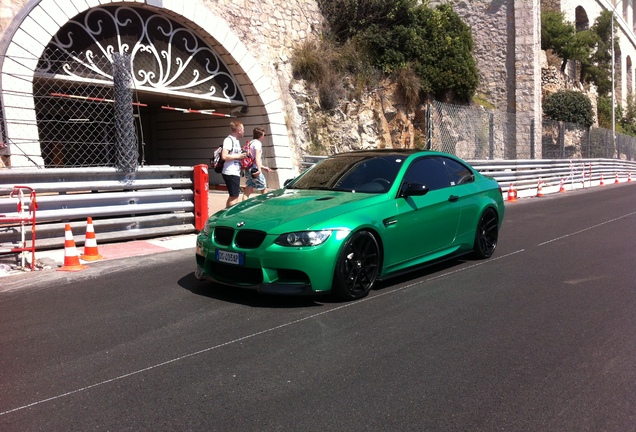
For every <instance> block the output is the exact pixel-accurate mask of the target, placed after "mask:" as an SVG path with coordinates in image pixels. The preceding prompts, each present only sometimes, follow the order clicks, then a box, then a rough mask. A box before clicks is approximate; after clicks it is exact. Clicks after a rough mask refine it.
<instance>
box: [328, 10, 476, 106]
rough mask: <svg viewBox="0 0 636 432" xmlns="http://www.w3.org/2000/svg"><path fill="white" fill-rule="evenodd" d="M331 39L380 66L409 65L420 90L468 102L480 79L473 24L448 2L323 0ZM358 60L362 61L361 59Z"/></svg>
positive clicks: (400, 67) (394, 69) (389, 68)
mask: <svg viewBox="0 0 636 432" xmlns="http://www.w3.org/2000/svg"><path fill="white" fill-rule="evenodd" d="M318 4H319V6H320V8H321V11H322V13H323V15H324V16H325V18H326V21H327V29H328V32H329V34H330V35H331V37H332V38H333V40H334V41H335V42H337V43H340V44H344V43H346V42H349V41H353V46H355V47H356V49H357V50H359V52H361V53H364V54H361V55H360V58H365V59H368V61H369V63H371V64H372V65H373V66H374V67H375V68H377V70H379V71H381V72H382V73H385V74H392V73H402V72H401V71H402V70H404V69H405V68H411V69H412V70H413V71H414V73H415V74H416V75H417V76H418V77H419V79H420V85H419V87H420V91H419V92H418V93H420V94H422V95H431V96H435V97H437V98H438V99H442V100H453V101H462V102H469V101H470V99H471V97H472V96H473V94H474V93H475V90H476V89H477V85H478V72H477V65H476V62H475V59H474V58H473V56H472V49H473V39H472V34H471V32H470V28H469V27H468V26H467V25H466V24H465V23H463V22H462V21H461V19H460V17H459V16H458V15H457V14H456V13H455V12H454V11H453V10H452V8H451V7H450V6H449V5H447V4H445V5H440V6H437V7H436V8H435V9H431V8H429V7H428V6H427V2H425V3H421V2H420V1H417V0H394V1H389V2H387V1H386V0H319V1H318ZM357 64H362V62H359V63H357ZM411 94H412V93H411Z"/></svg>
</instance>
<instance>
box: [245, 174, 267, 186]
mask: <svg viewBox="0 0 636 432" xmlns="http://www.w3.org/2000/svg"><path fill="white" fill-rule="evenodd" d="M245 186H251V187H253V188H254V189H256V190H263V189H267V182H266V181H265V176H264V175H263V173H260V174H259V175H258V177H252V173H250V171H249V170H245Z"/></svg>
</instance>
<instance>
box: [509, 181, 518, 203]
mask: <svg viewBox="0 0 636 432" xmlns="http://www.w3.org/2000/svg"><path fill="white" fill-rule="evenodd" d="M508 201H517V190H516V189H515V187H514V186H513V185H512V183H510V187H509V188H508Z"/></svg>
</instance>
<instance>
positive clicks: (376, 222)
mask: <svg viewBox="0 0 636 432" xmlns="http://www.w3.org/2000/svg"><path fill="white" fill-rule="evenodd" d="M503 216H504V203H503V198H502V193H501V189H500V187H499V185H498V183H497V182H496V181H495V180H494V179H491V178H488V177H485V176H483V175H482V174H480V173H479V172H477V171H476V170H475V169H473V168H472V167H471V166H470V165H469V164H467V163H466V162H464V161H462V160H461V159H459V158H457V157H455V156H452V155H449V154H446V153H440V152H432V151H416V150H401V149H384V150H369V151H354V152H348V153H340V154H336V155H334V156H331V157H329V158H326V159H324V160H322V161H320V162H319V163H317V164H316V165H314V166H313V167H312V168H310V169H308V170H307V171H305V172H303V173H302V174H301V175H300V176H298V177H297V178H295V179H294V180H292V181H291V182H290V183H288V184H287V185H286V186H285V187H284V188H282V189H278V190H276V191H273V192H269V193H267V194H264V195H259V196H257V197H254V198H251V199H249V200H247V201H243V202H241V203H240V204H237V205H235V206H233V207H230V208H228V209H224V210H221V211H219V212H217V213H216V214H214V215H212V216H211V217H210V218H209V219H208V221H207V223H206V225H205V227H204V229H203V230H201V232H200V233H199V235H198V236H197V244H196V271H195V276H196V277H197V278H198V279H200V280H211V281H214V282H217V283H220V284H224V285H230V286H234V287H240V288H250V289H255V290H257V291H259V292H264V293H275V294H322V293H329V292H333V293H334V294H336V295H337V296H339V297H340V298H342V299H349V300H350V299H358V298H361V297H364V296H366V295H367V294H368V293H369V291H370V290H371V289H372V288H373V286H374V284H375V283H376V281H377V280H381V279H385V278H388V277H390V276H393V275H397V274H400V273H403V272H405V271H406V270H412V269H416V268H419V267H421V266H424V265H427V264H429V265H430V264H432V263H435V262H439V261H440V260H443V259H451V258H455V257H458V256H461V255H464V254H472V255H473V256H474V257H475V258H478V259H483V258H489V257H490V256H491V255H492V254H493V253H494V251H495V248H496V247H497V241H498V234H499V229H500V228H501V223H502V221H503Z"/></svg>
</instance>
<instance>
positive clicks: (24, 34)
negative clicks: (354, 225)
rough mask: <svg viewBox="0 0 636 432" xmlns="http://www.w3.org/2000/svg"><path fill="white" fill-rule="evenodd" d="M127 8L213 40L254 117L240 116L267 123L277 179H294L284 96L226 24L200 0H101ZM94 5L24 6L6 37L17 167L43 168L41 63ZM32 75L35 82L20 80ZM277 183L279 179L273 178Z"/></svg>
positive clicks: (43, 0)
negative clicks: (38, 93) (156, 13)
mask: <svg viewBox="0 0 636 432" xmlns="http://www.w3.org/2000/svg"><path fill="white" fill-rule="evenodd" d="M110 4H112V5H128V6H130V7H136V8H140V7H141V8H147V9H155V10H161V11H162V12H164V13H166V14H168V15H169V16H171V17H173V19H176V20H178V21H179V22H183V23H188V24H189V25H190V27H191V28H194V29H195V30H196V31H197V33H198V34H199V35H201V36H202V37H204V38H206V39H207V40H210V41H212V42H213V43H214V44H215V46H217V47H218V53H219V55H220V56H221V57H223V60H224V62H225V64H227V65H229V68H230V69H231V72H232V74H233V75H234V76H235V77H236V80H237V82H238V83H239V85H240V86H241V90H242V92H243V94H244V95H245V99H246V103H247V107H248V109H246V110H245V111H249V114H246V115H245V116H244V117H241V121H243V122H244V123H246V129H247V130H248V131H249V130H250V129H248V127H247V126H248V124H249V123H250V122H251V123H252V124H255V125H256V124H258V125H266V126H267V127H268V129H269V133H268V135H269V136H271V137H272V145H271V147H270V149H269V155H268V154H267V153H266V156H268V157H269V159H270V161H269V164H270V165H271V166H276V167H278V173H277V174H278V176H285V177H289V176H291V175H293V172H292V169H293V168H292V164H291V158H290V156H289V154H290V152H289V149H288V142H289V140H288V136H287V127H286V124H285V118H284V115H283V109H282V105H281V102H280V97H279V95H278V94H277V92H276V91H275V90H274V89H273V88H272V85H271V83H270V82H269V80H268V79H267V78H266V75H265V74H264V73H263V70H262V68H261V66H260V65H259V64H258V63H257V61H256V59H255V57H254V56H253V55H252V54H251V53H250V52H249V50H248V49H247V48H246V46H245V45H244V44H243V43H242V42H241V41H240V40H239V38H238V37H237V36H236V34H235V33H234V32H233V31H232V30H231V29H230V28H229V26H228V25H227V23H226V22H225V21H224V20H222V19H220V18H219V17H217V16H215V15H214V14H213V13H212V12H211V11H210V10H209V9H208V8H207V7H206V6H205V5H204V3H203V1H201V0H190V1H187V2H174V1H169V2H167V1H163V0H146V1H145V2H140V1H123V2H122V1H115V0H111V1H109V0H102V1H100V5H99V6H106V5H110ZM89 9H90V7H88V6H87V5H86V3H82V4H80V3H79V2H76V1H72V0H39V1H32V2H31V3H29V4H28V5H27V6H25V7H24V8H23V9H22V10H21V12H20V14H19V15H18V16H16V17H15V18H14V20H13V21H12V22H11V24H10V27H9V28H8V29H7V31H6V33H5V39H4V43H3V46H2V47H1V48H0V49H3V50H4V52H3V54H4V55H3V56H2V59H0V61H1V64H0V68H1V69H0V80H1V81H0V85H1V87H2V90H3V91H2V94H1V95H0V102H1V104H2V106H1V108H2V113H3V115H4V117H3V119H2V123H3V126H4V129H3V131H2V132H3V138H4V142H8V143H9V149H11V145H12V142H13V143H15V142H20V143H22V146H21V149H20V152H17V151H16V152H12V153H13V155H12V159H11V163H12V166H41V165H42V162H43V160H42V157H41V155H40V154H39V153H40V151H39V144H38V132H37V126H36V119H35V107H34V101H33V95H32V89H29V88H28V83H29V82H30V81H32V79H33V77H34V73H35V70H36V67H37V63H38V61H39V59H40V58H41V57H42V54H43V52H44V50H45V48H46V45H47V44H48V41H50V40H51V39H52V38H53V37H54V36H55V35H56V33H57V32H58V30H59V29H60V28H61V27H62V26H64V25H65V24H66V23H67V22H68V21H69V20H71V19H72V18H73V17H75V16H77V15H78V14H81V13H83V12H85V11H87V10H89ZM17 76H20V77H27V78H29V77H30V78H31V80H28V79H27V80H24V79H17V78H16V77H17ZM272 180H274V181H273V182H272V183H276V182H277V181H278V178H276V179H272Z"/></svg>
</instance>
